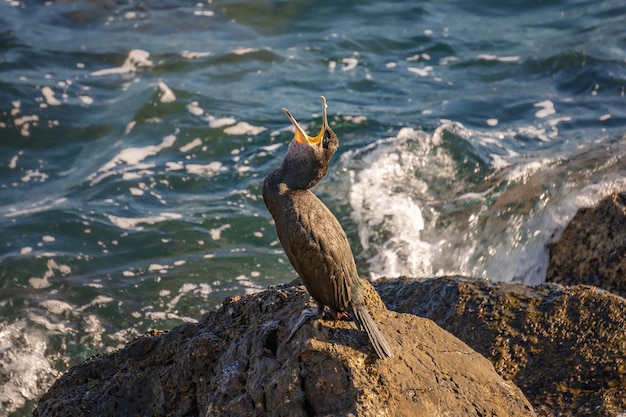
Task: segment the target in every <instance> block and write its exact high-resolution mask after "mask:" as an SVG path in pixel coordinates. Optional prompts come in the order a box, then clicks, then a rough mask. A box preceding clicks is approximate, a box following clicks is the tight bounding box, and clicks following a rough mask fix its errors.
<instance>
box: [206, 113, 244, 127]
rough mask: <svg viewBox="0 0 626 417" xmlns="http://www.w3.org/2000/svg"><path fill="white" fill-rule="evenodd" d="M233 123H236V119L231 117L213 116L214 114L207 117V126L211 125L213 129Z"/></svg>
mask: <svg viewBox="0 0 626 417" xmlns="http://www.w3.org/2000/svg"><path fill="white" fill-rule="evenodd" d="M235 123H237V120H236V119H234V118H232V117H220V118H215V117H214V116H210V117H209V127H212V128H214V129H218V128H220V127H224V126H230V125H234V124H235Z"/></svg>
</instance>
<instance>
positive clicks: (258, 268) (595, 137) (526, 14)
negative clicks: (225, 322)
mask: <svg viewBox="0 0 626 417" xmlns="http://www.w3.org/2000/svg"><path fill="white" fill-rule="evenodd" d="M625 89H626V3H624V1H623V0H593V1H588V0H582V1H579V0H534V1H533V0H525V1H524V0H518V1H511V2H500V1H493V0H477V1H460V0H443V1H406V0H404V1H402V0H398V1H390V2H380V1H369V0H366V1H345V0H340V1H336V2H306V1H284V0H255V1H246V0H209V1H204V2H202V1H196V2H194V1H182V0H165V1H155V0H143V1H137V0H123V1H122V0H119V1H118V0H63V1H61V0H58V1H42V0H40V1H34V0H29V1H26V0H0V236H1V238H0V416H12V417H16V416H28V415H31V413H32V411H33V409H34V407H35V404H36V401H37V399H38V398H39V397H40V396H41V395H42V393H43V392H45V391H46V390H47V389H48V388H49V387H50V385H51V384H52V383H53V382H54V380H55V379H56V378H58V377H59V376H60V375H62V374H63V373H64V372H66V371H67V370H68V369H69V368H70V367H71V366H73V365H76V364H79V363H81V362H82V361H84V360H85V359H87V358H89V357H91V356H93V355H96V354H101V353H106V352H111V351H113V350H115V349H117V348H120V347H122V346H123V345H124V344H125V343H126V342H128V341H130V340H132V339H133V338H135V337H137V336H138V335H141V334H144V333H145V332H148V331H151V330H167V329H171V328H172V327H174V326H176V325H179V324H181V323H184V322H194V321H197V320H199V319H200V318H201V317H202V315H204V314H206V313H207V312H210V311H212V310H214V309H216V308H217V307H218V306H219V305H220V304H221V303H222V301H223V300H224V299H225V298H227V297H231V296H240V295H244V294H250V293H254V292H257V291H261V290H263V289H264V288H267V287H268V286H270V285H275V284H280V283H285V282H289V281H292V280H293V279H295V278H296V274H295V272H294V270H293V269H292V267H291V266H290V264H289V262H288V260H287V258H286V257H285V255H284V253H283V251H282V248H281V246H280V244H279V242H278V240H277V236H276V233H275V229H274V225H273V221H272V219H271V216H270V215H269V213H268V211H267V209H266V207H265V205H264V203H263V199H262V196H261V188H262V183H263V179H264V177H265V175H266V174H267V173H268V172H269V171H270V170H271V169H273V168H275V167H278V166H279V164H280V163H281V161H282V158H283V156H284V154H285V152H286V149H287V146H288V143H289V142H290V140H291V139H292V137H293V128H292V126H291V124H290V123H289V120H288V119H287V118H286V117H285V115H284V113H283V111H282V108H283V107H286V108H287V109H289V111H290V112H291V113H292V114H293V115H294V116H295V117H296V119H297V120H298V121H299V122H300V123H301V125H302V126H304V128H305V129H306V130H307V131H309V132H310V133H311V134H315V133H316V132H318V131H319V128H320V126H321V101H320V96H322V95H323V96H325V97H326V99H327V101H328V115H329V122H330V125H331V127H332V128H333V130H334V131H335V132H336V133H337V135H338V137H339V140H340V148H339V150H338V151H337V153H336V155H335V157H334V158H333V160H332V165H331V168H330V170H329V173H328V174H327V176H326V178H324V180H323V181H322V182H321V183H320V184H319V185H317V186H316V187H315V188H314V192H315V193H316V194H317V195H318V196H319V197H320V198H321V199H322V200H323V201H324V202H325V203H326V204H327V205H328V207H329V208H330V209H331V210H332V211H333V212H334V213H335V215H336V216H337V218H338V219H339V221H340V222H341V224H342V225H343V227H344V229H345V230H346V233H347V235H348V237H349V240H350V242H351V245H352V249H353V252H354V256H355V259H356V261H357V266H358V268H359V272H360V274H361V275H362V276H363V277H367V278H370V279H372V280H375V279H377V278H379V277H383V276H385V277H397V276H407V277H434V276H444V275H447V274H462V275H468V276H474V277H478V278H480V279H487V280H493V281H507V282H522V283H527V284H540V283H542V282H543V281H544V280H545V272H546V269H547V263H548V256H549V252H548V249H547V247H546V245H547V244H549V243H552V242H555V241H556V240H558V238H559V236H560V234H561V233H562V231H563V229H564V228H565V227H566V225H567V224H568V222H569V221H570V220H571V219H572V217H573V216H574V215H575V213H576V212H577V210H578V209H580V208H583V207H588V206H593V205H594V204H596V203H597V202H598V201H599V200H600V199H602V198H603V197H605V196H607V195H608V194H610V193H611V192H613V191H624V190H625V189H626V161H625V156H624V155H625V152H626V136H625V135H626V98H625Z"/></svg>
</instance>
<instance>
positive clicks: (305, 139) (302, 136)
mask: <svg viewBox="0 0 626 417" xmlns="http://www.w3.org/2000/svg"><path fill="white" fill-rule="evenodd" d="M321 98H322V129H321V130H320V133H319V134H318V135H317V136H315V137H311V136H309V135H307V134H306V132H305V131H304V129H302V126H300V124H299V123H298V122H297V121H296V119H295V118H294V117H293V116H292V115H291V113H289V110H287V109H286V108H284V107H283V111H284V112H285V114H286V115H287V117H288V118H289V120H290V121H291V124H293V127H295V128H296V134H295V135H294V137H293V138H294V140H295V141H296V142H298V143H300V144H303V145H304V144H307V145H317V144H318V143H320V141H321V140H322V139H323V138H324V132H326V128H327V127H328V120H327V116H326V107H328V106H327V105H326V99H325V98H324V96H321Z"/></svg>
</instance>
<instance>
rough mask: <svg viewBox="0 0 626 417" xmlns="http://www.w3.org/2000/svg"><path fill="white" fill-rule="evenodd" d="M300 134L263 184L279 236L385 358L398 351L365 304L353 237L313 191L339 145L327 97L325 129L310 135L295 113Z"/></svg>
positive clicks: (305, 273) (327, 299)
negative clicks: (279, 164)
mask: <svg viewBox="0 0 626 417" xmlns="http://www.w3.org/2000/svg"><path fill="white" fill-rule="evenodd" d="M283 111H284V112H285V114H287V116H288V117H289V119H290V120H291V122H292V123H293V125H294V127H295V129H296V133H295V136H294V140H292V141H291V143H290V144H289V149H288V151H287V154H286V155H285V158H284V159H283V162H282V164H281V166H280V167H279V168H278V169H275V170H273V171H271V172H270V173H269V174H268V175H267V177H266V178H265V182H264V183H263V200H264V201H265V204H266V206H267V208H268V209H269V211H270V213H271V214H272V217H273V218H274V222H275V223H276V231H277V233H278V238H279V240H280V243H281V244H282V246H283V248H284V250H285V253H286V254H287V257H288V258H289V261H290V262H291V264H292V265H293V267H294V269H295V270H296V272H298V274H299V275H300V277H301V278H302V280H303V281H304V285H305V286H306V288H307V290H308V291H309V293H310V294H311V296H312V297H313V299H315V301H316V302H317V304H318V312H319V314H321V313H322V312H323V310H324V307H325V306H326V307H328V308H329V309H330V311H331V313H332V315H333V317H339V316H340V315H341V314H342V313H345V312H351V313H352V318H353V320H354V321H355V323H356V324H357V326H358V327H359V328H360V329H362V328H364V329H365V331H366V333H367V335H368V338H369V339H370V342H371V343H372V346H373V347H374V349H375V351H376V353H377V354H378V356H379V357H380V358H386V357H389V356H391V355H392V354H393V351H392V349H391V347H390V346H389V344H388V343H387V340H386V339H385V337H384V336H383V334H382V333H381V331H380V330H379V329H378V326H377V325H376V323H375V322H374V320H373V319H372V317H371V316H370V314H369V312H368V311H367V309H366V308H365V304H364V296H363V289H362V286H361V282H360V278H359V276H358V273H357V269H356V264H355V263H354V257H353V255H352V250H351V249H350V243H349V242H348V238H347V236H346V234H345V232H344V230H343V228H342V227H341V225H340V224H339V222H338V221H337V219H336V218H335V216H334V215H333V214H332V213H331V211H330V210H329V209H328V208H327V207H326V206H325V205H324V203H322V201H321V200H320V199H319V198H317V197H316V196H315V194H313V193H312V192H311V191H310V188H312V187H313V186H315V185H316V184H317V183H318V182H319V181H320V180H321V179H322V178H323V177H324V175H326V172H327V171H328V166H329V163H330V159H331V157H332V156H333V154H334V153H335V151H336V150H337V147H338V146H339V140H338V138H337V135H336V134H335V133H334V132H333V131H332V129H331V128H330V126H328V122H327V117H326V100H325V99H324V97H322V119H323V120H322V129H321V130H320V133H319V134H318V135H317V136H315V137H309V136H308V135H307V134H306V133H305V132H304V130H303V129H302V128H301V127H300V125H299V124H298V122H296V120H295V119H294V118H293V117H292V116H291V114H290V113H289V112H288V111H287V109H283Z"/></svg>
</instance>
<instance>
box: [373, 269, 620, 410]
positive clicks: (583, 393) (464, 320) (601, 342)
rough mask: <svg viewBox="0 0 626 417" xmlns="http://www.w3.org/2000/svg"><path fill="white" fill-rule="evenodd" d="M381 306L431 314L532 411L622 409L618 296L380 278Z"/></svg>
mask: <svg viewBox="0 0 626 417" xmlns="http://www.w3.org/2000/svg"><path fill="white" fill-rule="evenodd" d="M376 288H377V290H378V292H379V293H380V295H381V297H382V299H383V300H384V301H385V302H386V303H387V306H388V307H389V309H391V310H394V311H399V312H405V313H411V314H415V315H418V316H422V317H427V318H430V319H432V320H434V321H435V322H436V323H437V324H439V325H440V326H442V327H443V328H444V329H446V330H448V331H449V332H451V333H452V334H454V335H455V336H457V337H458V338H460V339H461V340H463V341H464V342H465V343H467V344H468V345H469V346H471V347H472V348H473V349H475V350H476V351H477V352H479V353H481V354H482V355H484V356H485V357H487V358H489V359H490V360H491V361H492V362H493V364H494V366H495V368H496V370H497V371H498V372H499V373H500V375H502V376H503V377H504V378H505V379H510V380H512V381H513V382H514V383H515V384H516V385H517V386H518V387H520V388H521V389H522V391H523V392H524V394H525V395H526V397H527V398H528V399H529V401H530V402H531V403H532V405H533V407H534V409H535V411H536V412H537V414H538V415H540V416H578V417H580V416H594V417H604V416H606V417H609V416H611V417H615V416H618V415H623V414H620V413H626V332H625V330H624V329H626V299H624V298H622V297H619V296H616V295H614V294H611V293H609V292H607V291H604V290H600V289H597V288H595V287H590V286H574V287H563V286H560V285H556V284H546V285H541V286H536V287H528V286H525V285H521V284H506V283H493V282H489V281H484V280H475V279H467V278H461V277H446V278H436V279H424V280H409V279H399V280H398V279H396V280H383V281H379V282H378V283H377V284H376Z"/></svg>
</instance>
